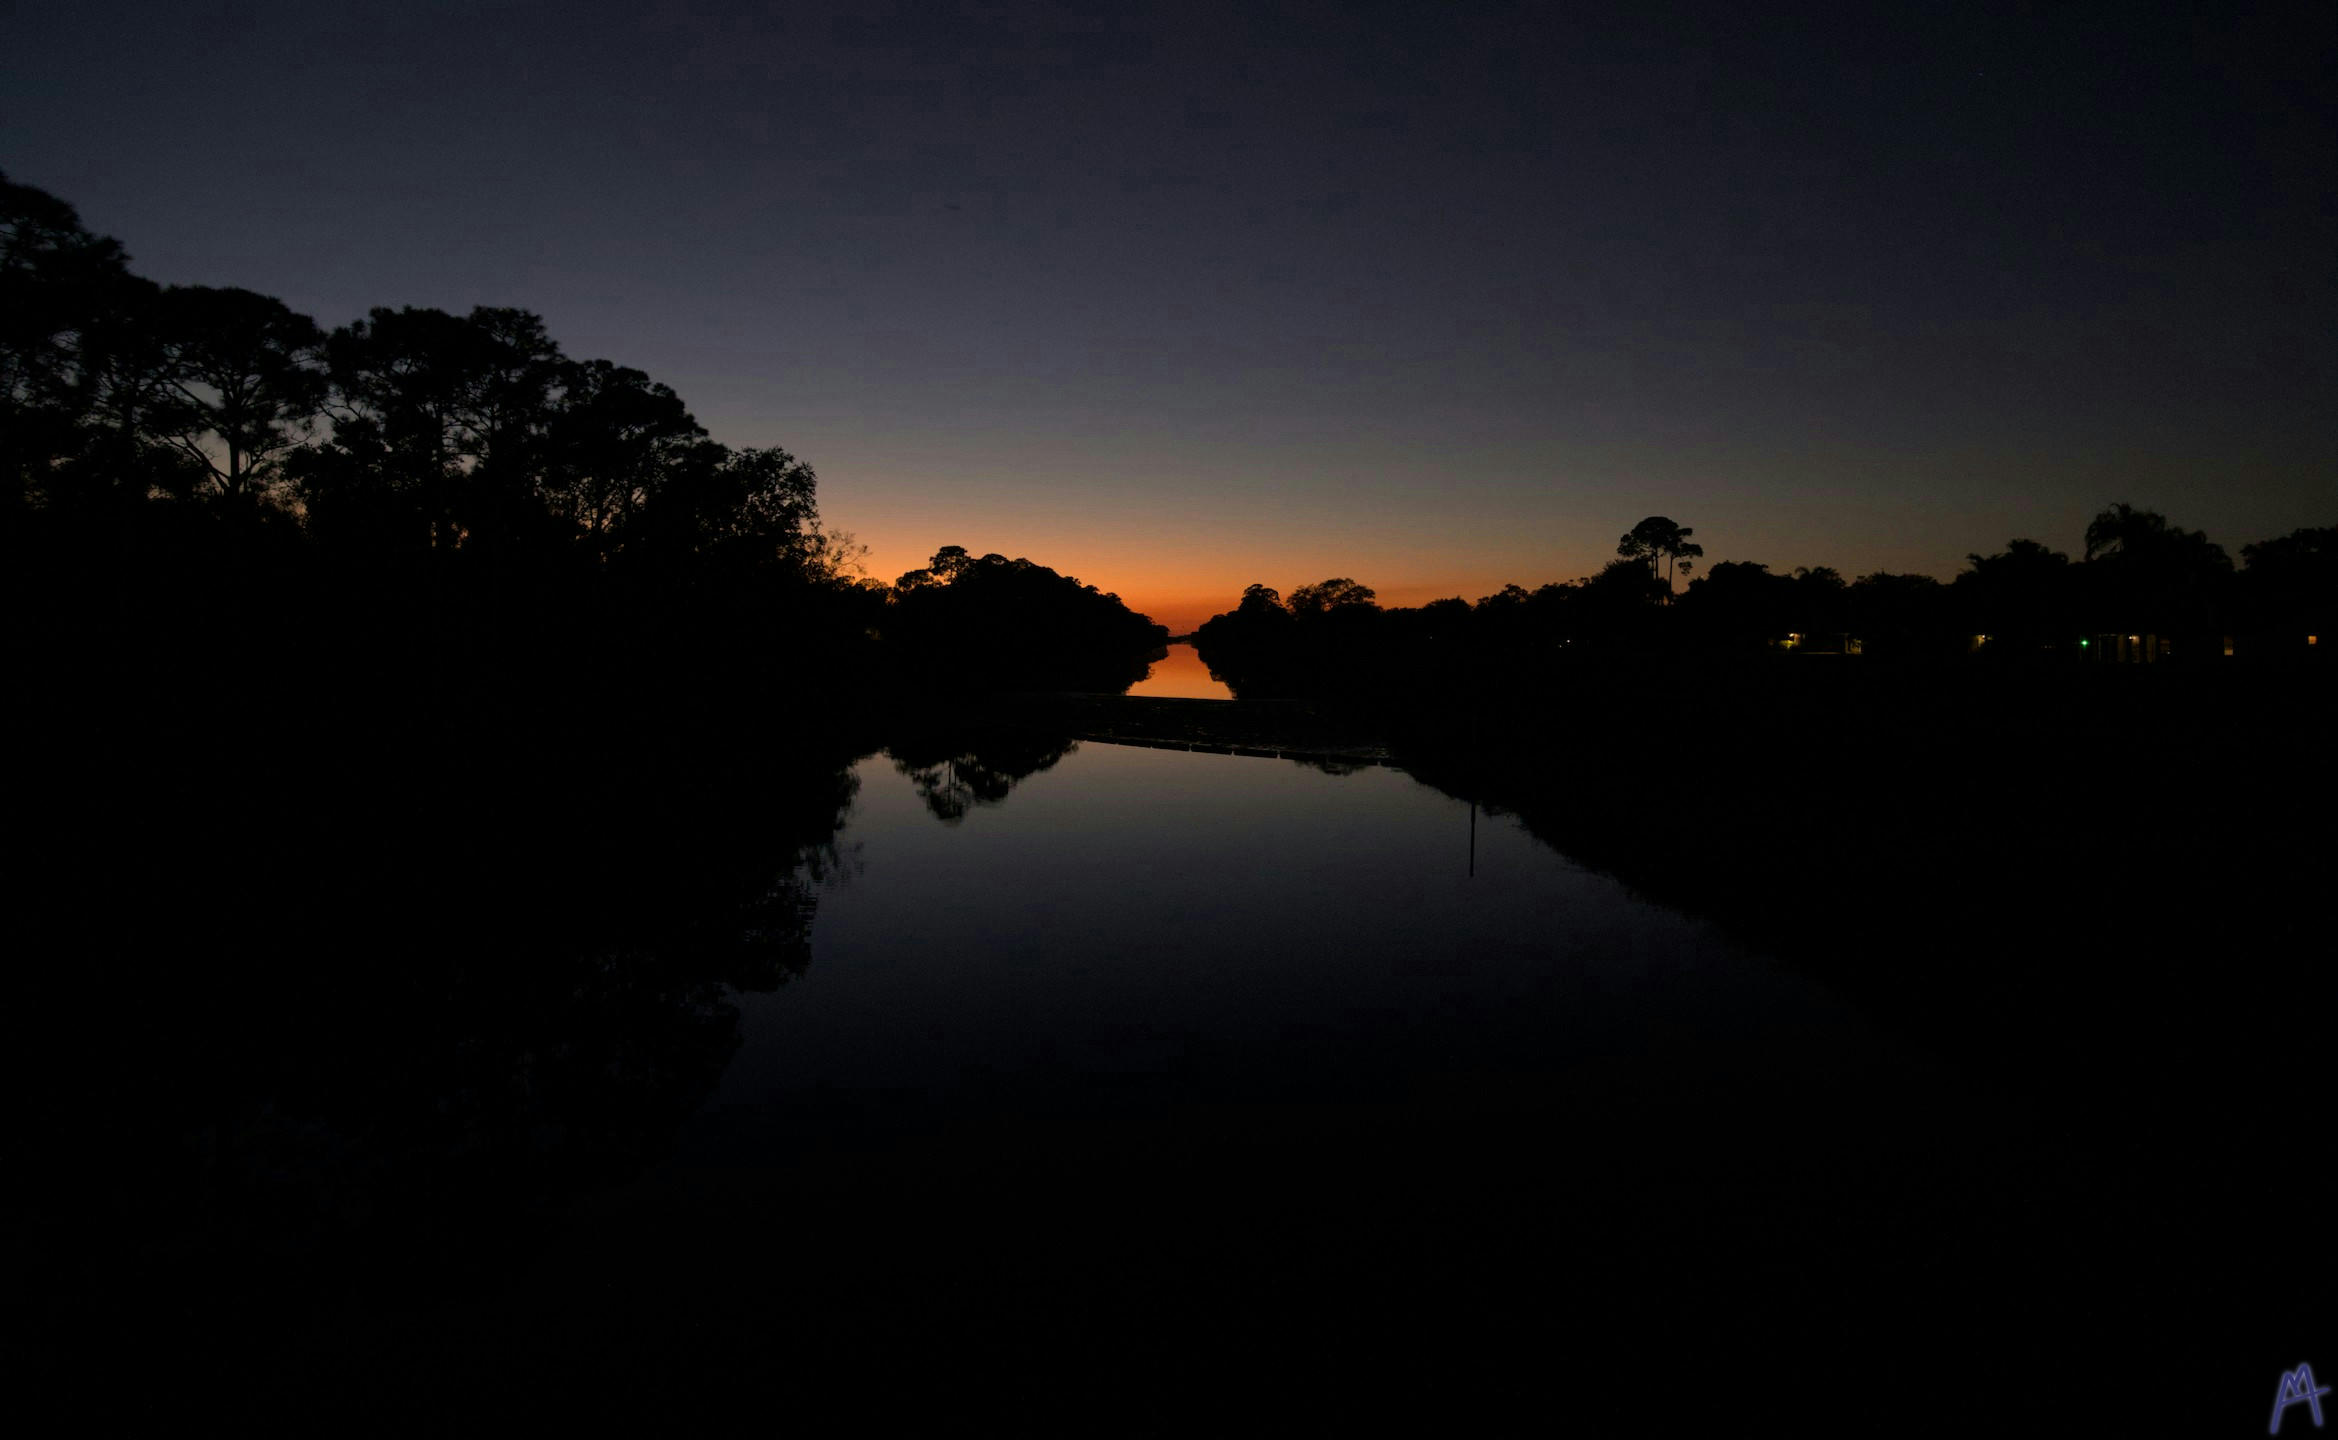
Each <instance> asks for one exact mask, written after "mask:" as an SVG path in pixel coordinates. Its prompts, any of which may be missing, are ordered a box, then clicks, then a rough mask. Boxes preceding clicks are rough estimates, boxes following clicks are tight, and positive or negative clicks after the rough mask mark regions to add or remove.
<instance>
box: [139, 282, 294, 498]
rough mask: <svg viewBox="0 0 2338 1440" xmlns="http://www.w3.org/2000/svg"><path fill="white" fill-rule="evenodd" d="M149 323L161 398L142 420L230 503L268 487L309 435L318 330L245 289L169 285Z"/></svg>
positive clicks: (285, 308) (277, 303) (276, 302)
mask: <svg viewBox="0 0 2338 1440" xmlns="http://www.w3.org/2000/svg"><path fill="white" fill-rule="evenodd" d="M157 319H158V323H159V327H160V331H161V334H162V336H163V342H164V345H165V348H166V350H167V358H166V359H165V361H164V363H165V365H166V366H167V367H168V368H167V369H166V370H165V372H164V387H165V390H166V391H167V394H166V397H165V398H164V399H163V400H162V402H161V404H160V405H159V406H158V408H157V411H156V413H155V414H154V415H153V416H152V417H151V420H150V423H151V424H152V425H153V427H154V428H155V429H156V430H157V431H158V432H159V433H160V435H161V438H162V439H163V440H164V442H165V443H167V444H169V445H171V446H174V447H175V448H177V449H178V450H179V451H180V453H182V454H184V455H185V456H187V457H188V458H189V459H191V460H194V461H196V462H198V463H200V464H201V465H203V466H204V468H205V469H207V470H208V471H209V472H210V475H211V479H212V481H213V483H214V484H216V485H217V486H218V489H219V493H220V494H221V495H222V496H224V497H225V498H227V499H228V500H230V501H245V500H250V499H253V498H256V497H257V496H258V495H260V494H262V493H265V492H270V491H272V489H273V487H274V485H275V482H276V479H277V476H278V473H279V470H280V467H281V462H282V460H283V457H284V454H285V452H286V451H289V450H291V449H292V448H293V447H295V446H297V445H300V444H301V443H302V442H304V441H306V440H307V439H308V438H309V437H310V436H311V435H312V434H314V433H315V430H316V420H317V412H318V408H319V406H320V405H321V404H322V402H323V400H324V395H325V373H324V371H323V369H322V368H321V367H320V365H319V363H318V362H319V361H320V360H321V358H322V350H323V346H324V340H325V336H324V332H323V331H321V330H319V329H318V328H317V325H316V322H315V321H313V320H311V319H309V318H308V317H307V316H306V315H300V314H296V313H294V312H293V310H292V309H291V307H289V306H287V305H286V304H285V303H284V302H283V301H281V300H276V299H271V298H270V297H268V296H266V295H261V294H258V293H256V292H254V291H250V290H238V289H232V288H227V289H221V288H215V287H212V286H209V285H174V286H172V287H171V288H169V289H168V290H165V291H164V292H162V296H161V300H160V303H159V305H158V309H157Z"/></svg>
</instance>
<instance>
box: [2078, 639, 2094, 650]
mask: <svg viewBox="0 0 2338 1440" xmlns="http://www.w3.org/2000/svg"><path fill="white" fill-rule="evenodd" d="M2093 643H2094V642H2093V641H2092V640H2081V641H2079V642H2078V648H2079V649H2081V650H2084V649H2085V648H2086V647H2087V646H2089V645H2092V644H2093Z"/></svg>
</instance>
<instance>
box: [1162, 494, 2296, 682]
mask: <svg viewBox="0 0 2338 1440" xmlns="http://www.w3.org/2000/svg"><path fill="white" fill-rule="evenodd" d="M1692 533H1694V532H1693V531H1691V530H1689V529H1686V528H1684V527H1681V526H1677V525H1674V524H1673V523H1672V522H1671V521H1670V520H1668V519H1665V518H1664V517H1662V516H1652V517H1650V518H1649V519H1647V520H1644V521H1642V522H1641V523H1640V525H1638V526H1636V527H1634V529H1633V530H1632V532H1631V533H1629V534H1627V535H1625V536H1624V537H1623V541H1622V543H1621V545H1620V546H1619V550H1620V551H1621V553H1620V554H1619V555H1618V557H1617V558H1616V559H1615V560H1613V561H1610V562H1609V563H1608V564H1607V566H1606V567H1605V568H1603V569H1602V570H1601V571H1600V572H1599V573H1598V574H1596V575H1593V576H1590V577H1588V578H1585V579H1581V580H1576V581H1573V582H1570V583H1567V584H1550V585H1544V586H1542V587H1541V588H1540V589H1537V590H1528V589H1526V588H1525V587H1524V586H1520V585H1509V586H1505V587H1504V588H1503V589H1502V590H1501V591H1500V592H1498V593H1496V594H1492V595H1487V596H1484V597H1481V598H1480V599H1479V600H1477V601H1476V602H1475V603H1474V604H1473V603H1471V602H1469V601H1466V600H1463V599H1461V598H1459V597H1455V598H1453V599H1448V600H1436V601H1432V602H1430V603H1429V604H1427V605H1422V606H1418V607H1408V608H1396V609H1384V608H1382V607H1381V606H1380V605H1379V604H1378V603H1376V597H1375V596H1374V593H1373V592H1372V590H1371V589H1370V588H1369V587H1367V586H1363V585H1359V584H1357V583H1356V582H1355V581H1354V580H1351V579H1347V578H1344V577H1341V578H1335V579H1330V580H1324V581H1321V582H1319V583H1317V584H1312V585H1304V586H1301V587H1300V588H1299V589H1297V590H1294V591H1293V592H1292V593H1291V594H1290V596H1289V597H1288V598H1285V597H1284V596H1282V595H1280V594H1278V593H1277V592H1276V591H1274V590H1272V589H1270V588H1268V587H1267V586H1264V585H1252V586H1251V587H1249V589H1247V590H1245V591H1244V592H1243V595H1242V600H1241V603H1240V604H1239V605H1237V606H1236V607H1235V608H1234V609H1233V610H1231V611H1229V612H1227V613H1225V614H1221V615H1217V616H1214V617H1212V618H1211V619H1210V620H1209V621H1208V622H1207V623H1205V624H1204V625H1202V627H1201V628H1200V629H1199V630H1198V631H1197V632H1196V633H1195V637H1194V638H1195V643H1196V646H1197V648H1198V649H1199V650H1200V652H1201V655H1202V658H1203V660H1204V661H1205V662H1206V663H1207V664H1208V665H1209V667H1210V669H1211V670H1212V671H1213V672H1215V673H1216V674H1217V675H1218V676H1219V677H1220V678H1222V679H1224V680H1225V681H1226V682H1227V683H1228V684H1229V685H1231V686H1232V687H1233V688H1234V690H1235V692H1236V693H1237V694H1239V695H1245V696H1255V695H1281V694H1290V695H1306V694H1328V693H1343V692H1345V693H1369V692H1377V691H1383V690H1387V689H1389V688H1390V687H1391V686H1406V685H1415V684H1418V683H1421V682H1423V681H1425V680H1429V679H1432V678H1439V677H1444V676H1446V675H1447V672H1449V671H1454V670H1461V671H1467V672H1469V673H1476V674H1488V673H1499V672H1501V671H1503V670H1505V669H1514V668H1516V667H1520V666H1526V665H1536V664H1542V663H1547V662H1548V661H1550V660H1553V659H1556V658H1558V657H1561V656H1567V655H1574V654H1587V653H1604V654H1611V655H1620V654H1642V655H1685V654H1697V653H1704V654H1758V653H1764V652H1772V653H1778V654H1805V655H1853V656H1868V657H1876V658H1878V659H1897V660H1925V659H1947V658H1951V657H1957V658H1967V657H1981V658H1983V659H1984V660H1985V661H1987V662H1991V663H2027V664H2054V663H2071V662H2078V661H2104V662H2114V663H2115V662H2122V661H2134V662H2158V661H2163V660H2165V661H2181V662H2184V663H2196V662H2199V661H2203V660H2207V659H2211V658H2215V659H2222V658H2224V657H2226V656H2228V655H2230V656H2246V657H2249V658H2251V659H2258V658H2266V657H2282V656H2287V657H2315V658H2319V657H2320V656H2322V655H2325V654H2327V653H2328V647H2329V646H2330V645H2331V644H2333V643H2338V641H2333V640H2331V639H2329V638H2327V637H2329V636H2330V635H2331V634H2332V632H2333V630H2338V527H2324V528H2320V529H2301V530H2297V531H2294V532H2292V533H2290V534H2288V535H2285V536H2282V537H2280V538H2278V539H2272V540H2265V541H2261V542H2259V543H2257V544H2253V545H2246V546H2243V547H2242V549H2241V560H2242V565H2241V568H2239V569H2237V570H2236V569H2235V568H2234V566H2233V564H2232V561H2231V559H2230V558H2229V557H2227V556H2226V554H2225V552H2224V550H2223V549H2222V547H2220V546H2218V545H2216V544H2214V543H2212V542H2211V541H2210V540H2209V539H2208V537H2207V536H2206V535H2204V534H2202V533H2201V532H2200V531H2197V530H2185V529H2182V528H2181V527H2179V526H2176V525H2172V524H2170V523H2169V522H2168V521H2167V520H2166V519H2165V518H2164V517H2163V516H2160V515H2158V514H2155V513H2153V512H2151V511H2148V510H2137V509H2135V508H2133V507H2131V506H2128V505H2114V506H2112V507H2111V508H2109V509H2107V510H2104V511H2103V512H2102V513H2100V514H2099V515H2097V516H2096V517H2095V518H2094V520H2093V522H2092V523H2091V524H2090V525H2088V527H2087V531H2086V536H2085V547H2084V550H2083V552H2082V555H2081V558H2079V559H2077V560H2073V559H2072V558H2071V557H2070V556H2069V555H2067V554H2065V553H2063V552H2061V551H2058V550H2054V549H2050V548H2048V547H2047V546H2045V545H2043V544H2040V543H2039V542H2037V541H2035V540H2014V541H2011V542H2010V543H2008V544H2007V546H2006V548H2005V549H2004V550H2002V551H1999V552H1998V553H1996V554H1993V555H1972V556H1969V557H1967V562H1966V567H1965V569H1964V570H1963V571H1962V572H1961V573H1960V574H1958V575H1957V576H1956V578H1955V579H1954V580H1953V581H1951V582H1950V583H1947V584H1943V583H1941V582H1940V581H1939V580H1937V579H1934V578H1933V577H1932V576H1929V575H1897V574H1890V573H1885V572H1877V573H1875V574H1871V575H1862V576H1860V577H1859V578H1858V579H1856V580H1849V581H1846V580H1845V579H1844V578H1843V576H1842V575H1841V574H1839V573H1838V572H1836V571H1834V570H1832V569H1829V568H1827V567H1824V566H1820V567H1816V568H1811V567H1797V568H1796V569H1794V570H1792V571H1790V572H1783V573H1781V572H1777V571H1773V570H1772V569H1771V568H1770V567H1769V566H1767V565H1764V564H1758V563H1755V562H1752V561H1724V562H1722V563H1721V564H1718V565H1715V566H1714V567H1713V568H1712V569H1711V571H1710V572H1708V573H1706V574H1704V575H1701V576H1698V577H1697V578H1695V579H1693V580H1691V581H1690V582H1689V583H1688V585H1687V587H1686V589H1685V590H1684V591H1682V592H1680V593H1677V594H1676V593H1675V591H1674V589H1673V586H1672V583H1671V580H1670V578H1669V576H1667V575H1664V574H1660V573H1659V571H1658V566H1659V565H1664V566H1672V567H1677V568H1678V569H1679V570H1680V571H1682V572H1685V571H1687V570H1688V569H1690V568H1691V566H1693V564H1694V562H1695V558H1696V557H1697V556H1698V555H1701V554H1702V551H1701V549H1700V548H1699V547H1697V546H1695V545H1693V544H1688V543H1686V537H1687V536H1688V535H1690V534H1692Z"/></svg>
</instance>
